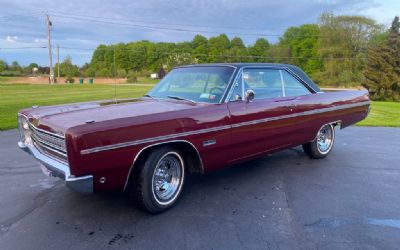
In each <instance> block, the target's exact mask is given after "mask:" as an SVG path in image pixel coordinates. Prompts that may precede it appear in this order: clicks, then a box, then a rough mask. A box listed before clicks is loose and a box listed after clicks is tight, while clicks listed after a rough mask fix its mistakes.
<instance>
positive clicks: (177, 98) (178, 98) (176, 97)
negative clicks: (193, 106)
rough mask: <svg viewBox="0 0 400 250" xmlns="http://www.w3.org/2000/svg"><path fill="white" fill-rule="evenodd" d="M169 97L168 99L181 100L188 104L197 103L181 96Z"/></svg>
mask: <svg viewBox="0 0 400 250" xmlns="http://www.w3.org/2000/svg"><path fill="white" fill-rule="evenodd" d="M167 97H168V98H171V99H175V100H181V101H188V102H191V103H196V102H195V101H193V100H190V99H186V98H183V97H180V96H175V95H168V96H167Z"/></svg>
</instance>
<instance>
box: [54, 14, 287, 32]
mask: <svg viewBox="0 0 400 250" xmlns="http://www.w3.org/2000/svg"><path fill="white" fill-rule="evenodd" d="M51 13H52V14H53V15H62V16H69V17H71V18H72V17H77V18H81V17H82V15H74V14H69V13H64V12H58V11H56V12H54V11H52V12H51ZM85 17H86V18H91V19H97V20H118V21H125V22H135V23H144V24H157V25H174V26H183V27H200V28H217V29H241V30H260V29H254V28H252V27H242V26H225V25H224V26H222V25H199V24H182V23H170V22H158V21H156V22H155V21H144V20H143V19H142V20H138V19H127V18H115V17H100V16H88V15H86V14H85ZM274 27H276V26H274ZM289 27H291V26H281V27H280V28H282V29H287V28H289Z"/></svg>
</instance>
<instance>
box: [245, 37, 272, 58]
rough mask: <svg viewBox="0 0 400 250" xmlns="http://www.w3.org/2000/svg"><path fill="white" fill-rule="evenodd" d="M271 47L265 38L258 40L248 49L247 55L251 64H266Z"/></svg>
mask: <svg viewBox="0 0 400 250" xmlns="http://www.w3.org/2000/svg"><path fill="white" fill-rule="evenodd" d="M270 48H271V45H270V44H269V42H268V40H267V39H265V38H258V39H257V40H256V42H255V43H254V45H253V46H250V47H249V49H248V50H249V54H250V55H251V56H252V61H253V62H260V63H263V62H268V61H269V60H268V57H269V56H270V55H269V52H270Z"/></svg>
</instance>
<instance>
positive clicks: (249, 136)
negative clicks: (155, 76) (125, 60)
mask: <svg viewBox="0 0 400 250" xmlns="http://www.w3.org/2000/svg"><path fill="white" fill-rule="evenodd" d="M369 107H370V100H369V95H368V91H366V90H354V91H337V92H323V91H321V90H320V89H319V88H318V86H317V85H316V84H315V83H314V82H313V81H312V80H311V79H310V78H309V77H308V76H307V75H306V74H305V73H304V72H303V71H302V70H301V69H300V68H298V67H296V66H293V65H287V64H242V63H240V64H239V63H236V64H204V65H201V64H200V65H188V66H182V67H177V68H175V69H173V70H172V71H171V72H170V73H169V74H167V75H166V77H165V78H164V79H162V80H161V81H160V82H159V83H158V84H157V85H156V86H155V87H154V88H153V89H152V90H150V91H149V92H148V93H147V94H146V95H145V96H143V97H142V98H138V99H123V100H108V101H95V102H87V103H78V104H68V105H59V106H48V107H32V108H29V109H24V110H21V111H20V112H19V113H18V122H19V130H20V133H21V141H19V142H18V145H19V147H20V148H21V149H23V150H24V151H26V152H28V153H30V154H32V155H33V156H34V157H35V158H36V159H37V160H38V161H39V162H40V163H41V166H42V169H43V171H44V172H45V173H46V174H48V175H50V176H55V177H59V178H61V179H62V180H64V181H65V182H66V185H67V186H68V187H70V188H71V189H73V190H75V191H78V192H81V193H92V192H94V191H97V192H99V191H110V190H113V191H116V190H119V191H126V192H128V193H129V194H132V196H129V197H132V199H134V200H136V203H137V204H138V206H139V207H141V208H143V209H145V210H147V211H148V212H150V213H159V212H162V211H165V210H166V209H168V208H170V207H172V206H173V205H174V204H176V202H177V200H178V199H179V197H180V196H181V194H182V190H183V187H184V183H185V178H186V176H187V174H188V173H201V174H203V173H206V172H209V171H212V170H216V169H220V168H222V167H224V166H228V165H232V164H237V163H240V162H243V161H246V160H249V159H252V158H255V157H259V156H261V155H264V154H266V153H271V152H275V151H278V150H282V149H287V148H291V147H295V146H300V145H302V147H303V149H304V152H305V154H306V155H308V156H309V157H310V158H314V159H319V158H324V157H326V156H327V155H328V154H329V152H331V150H332V147H333V144H334V141H335V128H336V127H338V128H344V127H347V126H349V125H352V124H354V123H356V122H358V121H360V120H362V119H364V118H365V117H366V116H367V115H368V112H369Z"/></svg>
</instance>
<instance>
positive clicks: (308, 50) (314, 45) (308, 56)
mask: <svg viewBox="0 0 400 250" xmlns="http://www.w3.org/2000/svg"><path fill="white" fill-rule="evenodd" d="M319 35H320V30H319V27H318V25H316V24H304V25H301V26H299V27H290V28H288V29H287V30H286V31H285V33H284V34H283V36H282V38H281V39H280V41H279V44H278V48H277V49H278V50H279V52H281V53H279V54H280V55H282V57H283V59H286V60H285V61H286V62H288V63H292V64H295V65H297V66H299V67H301V68H302V69H303V70H304V71H305V72H306V73H308V74H311V75H312V74H313V73H315V72H317V71H319V70H320V69H321V68H322V59H321V58H320V57H319V56H318V37H319ZM284 57H287V58H284Z"/></svg>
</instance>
